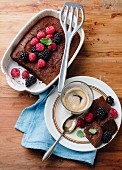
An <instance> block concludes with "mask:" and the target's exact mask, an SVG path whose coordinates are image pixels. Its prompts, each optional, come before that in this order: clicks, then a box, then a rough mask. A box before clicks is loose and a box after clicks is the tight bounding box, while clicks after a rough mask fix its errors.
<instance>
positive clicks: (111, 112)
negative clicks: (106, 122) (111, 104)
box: [109, 108, 118, 119]
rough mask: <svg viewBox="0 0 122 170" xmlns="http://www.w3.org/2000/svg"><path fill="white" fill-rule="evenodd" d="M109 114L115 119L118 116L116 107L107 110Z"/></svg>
mask: <svg viewBox="0 0 122 170" xmlns="http://www.w3.org/2000/svg"><path fill="white" fill-rule="evenodd" d="M109 113H110V115H111V116H112V117H113V118H114V119H115V118H117V117H118V112H117V110H116V109H114V108H111V109H110V111H109Z"/></svg>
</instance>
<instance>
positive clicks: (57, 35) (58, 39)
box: [54, 32, 62, 44]
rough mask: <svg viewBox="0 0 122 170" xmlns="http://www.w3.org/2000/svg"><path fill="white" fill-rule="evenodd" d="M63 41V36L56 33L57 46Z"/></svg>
mask: <svg viewBox="0 0 122 170" xmlns="http://www.w3.org/2000/svg"><path fill="white" fill-rule="evenodd" d="M61 40H62V36H61V34H60V32H56V33H55V34H54V42H55V43H56V44H60V43H61Z"/></svg>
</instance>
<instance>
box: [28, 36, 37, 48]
mask: <svg viewBox="0 0 122 170" xmlns="http://www.w3.org/2000/svg"><path fill="white" fill-rule="evenodd" d="M37 43H39V40H38V39H37V38H36V37H35V38H32V40H31V42H30V45H32V46H35V45H36V44H37Z"/></svg>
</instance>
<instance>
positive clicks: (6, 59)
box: [1, 9, 84, 95]
mask: <svg viewBox="0 0 122 170" xmlns="http://www.w3.org/2000/svg"><path fill="white" fill-rule="evenodd" d="M59 14H60V12H59V11H56V10H52V9H46V10H43V11H40V12H39V13H38V14H36V15H35V16H34V17H33V18H31V19H30V20H29V21H28V22H27V24H26V25H25V26H24V27H23V28H22V29H21V30H20V31H19V33H18V34H17V35H16V37H15V38H14V40H13V41H12V42H11V44H10V45H9V47H8V49H7V50H6V52H5V54H4V56H3V58H2V61H1V68H2V72H3V73H4V74H5V76H6V80H7V83H8V84H9V85H10V86H11V87H12V88H13V89H15V90H17V91H28V92H30V93H32V94H35V95H37V94H39V93H41V92H43V91H45V90H46V89H48V88H49V87H50V86H51V85H52V84H53V83H54V82H55V81H56V80H57V79H58V76H59V75H58V76H57V77H56V78H55V79H54V80H53V81H51V82H50V83H49V84H48V85H46V84H44V83H43V82H41V81H39V80H38V81H37V83H36V84H34V85H33V86H31V87H29V88H27V87H26V86H25V85H24V81H25V80H23V79H22V77H19V78H16V79H13V78H12V77H11V74H10V70H11V69H12V68H14V67H16V68H19V69H20V72H22V71H23V70H25V69H24V68H23V67H21V66H19V65H18V64H17V63H16V62H14V61H13V60H12V59H11V57H10V54H11V52H12V51H13V50H14V48H15V47H16V45H17V44H18V43H19V42H20V41H21V39H22V38H23V37H24V35H25V34H26V33H27V32H28V31H29V30H30V29H31V28H32V26H34V25H35V24H36V23H37V22H38V21H39V20H40V19H41V18H43V17H45V16H54V17H56V18H59ZM69 17H70V15H69ZM75 19H76V18H75V17H74V20H75ZM78 34H79V36H80V43H79V46H78V47H77V49H76V51H75V53H74V55H73V56H72V58H71V59H70V61H69V62H68V66H70V64H71V63H72V62H73V60H74V59H75V57H76V56H77V54H78V52H79V51H80V49H81V47H82V45H83V42H84V31H83V29H80V30H79V31H78Z"/></svg>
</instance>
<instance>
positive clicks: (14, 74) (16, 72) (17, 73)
mask: <svg viewBox="0 0 122 170" xmlns="http://www.w3.org/2000/svg"><path fill="white" fill-rule="evenodd" d="M11 75H12V77H19V76H20V70H19V69H18V68H12V70H11Z"/></svg>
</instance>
